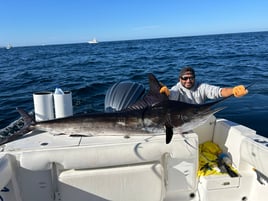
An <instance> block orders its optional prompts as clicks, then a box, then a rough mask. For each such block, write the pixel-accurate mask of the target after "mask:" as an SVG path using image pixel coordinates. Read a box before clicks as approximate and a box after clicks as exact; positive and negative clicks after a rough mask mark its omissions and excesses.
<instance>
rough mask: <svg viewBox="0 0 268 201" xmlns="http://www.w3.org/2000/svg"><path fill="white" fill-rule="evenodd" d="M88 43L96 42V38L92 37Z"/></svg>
mask: <svg viewBox="0 0 268 201" xmlns="http://www.w3.org/2000/svg"><path fill="white" fill-rule="evenodd" d="M88 43H89V44H96V43H98V41H97V39H96V38H93V39H92V40H90V41H88Z"/></svg>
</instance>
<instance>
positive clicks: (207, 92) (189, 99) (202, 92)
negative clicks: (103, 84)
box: [160, 66, 248, 104]
mask: <svg viewBox="0 0 268 201" xmlns="http://www.w3.org/2000/svg"><path fill="white" fill-rule="evenodd" d="M160 93H165V94H166V95H167V96H169V99H170V100H176V101H181V102H186V103H192V104H202V103H204V102H205V101H206V100H207V99H217V98H221V97H228V96H231V95H234V96H235V97H241V96H244V95H246V94H247V93H248V91H247V89H246V88H245V87H244V86H243V85H239V86H236V87H233V88H220V87H218V86H213V85H209V84H205V83H199V82H196V81H195V71H194V69H193V68H191V67H189V66H186V67H184V68H183V69H182V70H181V71H180V74H179V82H178V83H177V84H176V85H175V86H173V87H172V88H171V89H170V90H169V89H168V88H167V87H166V86H163V87H162V88H161V89H160Z"/></svg>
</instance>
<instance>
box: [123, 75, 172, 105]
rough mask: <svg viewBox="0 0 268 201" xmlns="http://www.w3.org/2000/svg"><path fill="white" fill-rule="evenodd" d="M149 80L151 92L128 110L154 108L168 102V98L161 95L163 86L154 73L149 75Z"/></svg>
mask: <svg viewBox="0 0 268 201" xmlns="http://www.w3.org/2000/svg"><path fill="white" fill-rule="evenodd" d="M148 80H149V86H150V88H149V91H148V92H147V93H146V94H145V96H144V97H143V98H142V99H140V100H138V101H137V102H136V103H134V104H132V105H130V106H129V107H128V108H127V110H133V109H135V110H136V109H145V108H148V107H152V106H154V105H156V104H158V103H160V102H162V101H165V100H168V97H167V96H166V95H165V94H161V93H160V89H161V87H162V85H161V84H160V82H159V81H158V80H157V79H156V77H155V76H154V75H153V74H152V73H149V74H148Z"/></svg>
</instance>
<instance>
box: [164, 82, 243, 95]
mask: <svg viewBox="0 0 268 201" xmlns="http://www.w3.org/2000/svg"><path fill="white" fill-rule="evenodd" d="M160 91H161V90H160ZM247 93H248V90H247V89H246V88H245V86H244V85H239V86H236V87H234V88H233V94H234V96H235V97H237V98H239V97H242V96H244V95H246V94H247Z"/></svg>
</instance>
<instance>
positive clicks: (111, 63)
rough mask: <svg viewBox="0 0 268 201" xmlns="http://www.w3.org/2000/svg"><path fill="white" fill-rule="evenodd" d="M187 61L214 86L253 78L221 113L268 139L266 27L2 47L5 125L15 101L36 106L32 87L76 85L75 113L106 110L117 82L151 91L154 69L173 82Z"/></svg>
mask: <svg viewBox="0 0 268 201" xmlns="http://www.w3.org/2000/svg"><path fill="white" fill-rule="evenodd" d="M185 65H190V66H192V67H194V68H195V70H196V74H197V76H196V78H197V79H199V80H201V81H203V82H206V83H209V84H214V85H219V86H222V87H227V86H235V85H240V84H244V85H245V86H248V85H251V84H254V85H253V86H251V87H250V88H249V94H248V95H246V96H244V97H242V98H230V99H228V100H226V101H224V102H223V103H222V105H223V106H227V108H226V109H224V110H223V111H221V112H219V113H217V114H216V116H217V117H219V118H226V119H229V120H231V121H234V122H237V123H240V124H243V125H245V126H248V127H250V128H252V129H255V130H256V131H257V132H258V134H260V135H263V136H266V137H268V126H267V125H266V124H268V32H255V33H240V34H222V35H208V36H194V37H176V38H160V39H146V40H131V41H114V42H100V43H98V44H87V43H83V44H67V45H47V46H32V47H15V48H11V49H9V50H7V49H4V48H1V49H0V75H1V76H0V80H1V82H0V88H1V93H0V129H1V128H4V127H6V126H7V125H9V124H10V123H11V122H13V121H14V120H16V119H18V118H19V117H20V115H19V114H18V112H17V111H16V107H20V108H23V109H25V110H27V111H33V108H34V106H33V93H34V92H40V91H51V92H53V91H54V90H55V88H56V87H60V88H62V89H63V90H67V91H72V95H73V106H74V108H73V109H74V113H85V112H96V111H103V110H104V97H105V93H106V91H107V89H108V88H109V87H110V86H111V85H112V84H114V83H115V82H118V81H126V80H128V81H134V82H139V83H142V84H143V85H144V86H145V87H146V88H147V89H148V80H147V74H148V73H154V74H155V75H156V77H157V78H158V79H159V80H160V81H161V82H162V83H164V84H166V85H167V86H168V87H172V86H173V85H175V84H176V82H177V80H178V72H179V71H180V69H181V68H182V67H183V66H185Z"/></svg>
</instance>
